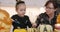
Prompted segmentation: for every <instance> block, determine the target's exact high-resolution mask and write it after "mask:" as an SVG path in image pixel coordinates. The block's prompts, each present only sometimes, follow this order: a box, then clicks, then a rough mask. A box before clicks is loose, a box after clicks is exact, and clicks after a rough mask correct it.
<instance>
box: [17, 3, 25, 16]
mask: <svg viewBox="0 0 60 32" xmlns="http://www.w3.org/2000/svg"><path fill="white" fill-rule="evenodd" d="M25 12H26V5H25V4H19V5H18V6H17V13H18V15H19V16H21V17H23V16H24V14H25Z"/></svg>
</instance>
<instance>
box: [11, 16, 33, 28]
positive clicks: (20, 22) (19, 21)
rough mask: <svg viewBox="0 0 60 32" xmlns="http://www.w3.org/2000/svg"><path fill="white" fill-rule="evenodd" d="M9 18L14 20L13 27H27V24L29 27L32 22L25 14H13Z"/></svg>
mask: <svg viewBox="0 0 60 32" xmlns="http://www.w3.org/2000/svg"><path fill="white" fill-rule="evenodd" d="M11 18H12V19H13V20H14V21H13V23H12V25H13V27H14V29H17V27H20V28H27V26H28V27H29V28H31V26H32V24H31V22H30V20H29V17H28V16H26V15H25V16H24V17H19V16H18V15H13V16H12V17H11Z"/></svg>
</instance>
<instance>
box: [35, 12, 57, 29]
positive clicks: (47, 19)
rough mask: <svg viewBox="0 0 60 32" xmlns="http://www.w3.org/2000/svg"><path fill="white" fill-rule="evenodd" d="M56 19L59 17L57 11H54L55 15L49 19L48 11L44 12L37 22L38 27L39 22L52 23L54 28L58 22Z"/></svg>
mask: <svg viewBox="0 0 60 32" xmlns="http://www.w3.org/2000/svg"><path fill="white" fill-rule="evenodd" d="M56 19H57V13H56V12H55V13H54V17H53V18H52V19H51V20H50V21H49V16H48V15H47V14H46V13H42V14H40V15H39V16H38V18H37V20H36V23H37V27H38V26H39V24H48V25H51V26H52V27H53V28H54V25H55V24H56Z"/></svg>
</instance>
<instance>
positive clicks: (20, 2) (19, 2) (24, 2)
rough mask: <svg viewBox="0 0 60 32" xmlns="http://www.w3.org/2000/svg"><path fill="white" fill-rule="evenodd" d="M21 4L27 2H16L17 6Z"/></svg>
mask: <svg viewBox="0 0 60 32" xmlns="http://www.w3.org/2000/svg"><path fill="white" fill-rule="evenodd" d="M19 4H25V2H24V1H17V3H16V8H17V6H18V5H19Z"/></svg>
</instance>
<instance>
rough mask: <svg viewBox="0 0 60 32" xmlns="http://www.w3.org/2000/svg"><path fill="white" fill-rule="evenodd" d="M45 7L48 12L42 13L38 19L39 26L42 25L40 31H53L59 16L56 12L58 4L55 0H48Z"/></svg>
mask: <svg viewBox="0 0 60 32" xmlns="http://www.w3.org/2000/svg"><path fill="white" fill-rule="evenodd" d="M45 7H46V12H45V13H41V14H40V15H39V17H38V18H37V20H36V23H37V27H38V26H40V32H44V30H45V31H47V32H53V30H54V25H55V24H56V18H57V14H56V9H57V5H56V3H55V2H53V1H47V2H46V4H45ZM35 26H36V25H35ZM52 29H53V30H52Z"/></svg>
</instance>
